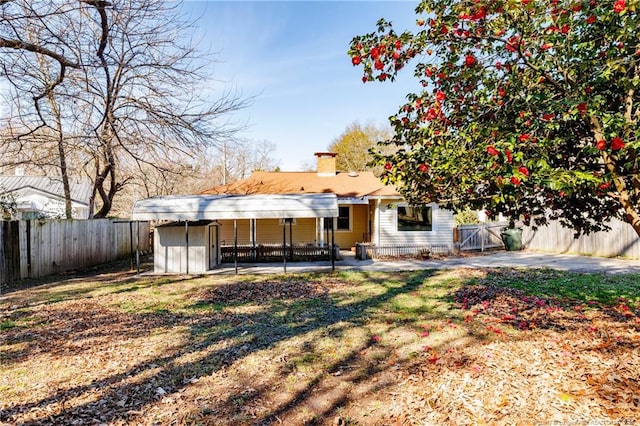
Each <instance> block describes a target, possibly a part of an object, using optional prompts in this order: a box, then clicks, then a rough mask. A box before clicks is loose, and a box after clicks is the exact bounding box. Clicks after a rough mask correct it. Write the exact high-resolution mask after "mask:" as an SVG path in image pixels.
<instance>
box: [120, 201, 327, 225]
mask: <svg viewBox="0 0 640 426" xmlns="http://www.w3.org/2000/svg"><path fill="white" fill-rule="evenodd" d="M337 216H338V197H337V196H336V195H335V194H292V195H186V196H165V197H153V198H147V199H145V200H140V201H136V203H135V204H134V206H133V212H132V215H131V218H132V220H179V221H195V220H222V219H289V218H311V217H337Z"/></svg>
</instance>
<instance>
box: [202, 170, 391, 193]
mask: <svg viewBox="0 0 640 426" xmlns="http://www.w3.org/2000/svg"><path fill="white" fill-rule="evenodd" d="M321 193H331V194H336V195H337V196H338V198H362V197H367V196H372V195H378V196H380V195H399V193H398V192H397V191H396V190H395V188H394V187H393V186H389V185H384V184H383V183H382V182H381V181H380V179H378V178H377V177H375V175H374V174H373V173H372V172H355V173H354V172H349V173H345V172H338V173H336V174H335V175H334V176H321V175H318V173H316V172H253V173H252V174H251V176H249V177H248V178H246V179H243V180H240V181H238V182H234V183H231V184H228V185H222V186H216V187H213V188H210V189H207V190H205V191H203V192H202V194H321Z"/></svg>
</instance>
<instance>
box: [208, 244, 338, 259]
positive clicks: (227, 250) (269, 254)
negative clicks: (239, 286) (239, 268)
mask: <svg viewBox="0 0 640 426" xmlns="http://www.w3.org/2000/svg"><path fill="white" fill-rule="evenodd" d="M334 247H335V250H336V253H337V254H336V257H338V254H339V252H340V249H339V247H338V246H334ZM237 249H238V262H240V263H247V262H250V263H251V262H279V261H281V260H282V258H283V256H282V244H259V245H256V246H253V245H239V246H238V247H237ZM285 250H286V254H287V260H288V261H293V262H296V261H301V262H304V261H313V260H331V248H330V246H325V247H319V246H316V245H315V244H294V245H293V246H292V245H290V244H287V246H286V249H285ZM235 251H236V248H235V247H234V246H221V247H220V252H221V255H222V263H230V262H234V261H235V257H234V256H235V255H234V253H235Z"/></svg>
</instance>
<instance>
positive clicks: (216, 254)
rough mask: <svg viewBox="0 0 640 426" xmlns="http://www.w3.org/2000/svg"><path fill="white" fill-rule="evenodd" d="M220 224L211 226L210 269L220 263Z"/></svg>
mask: <svg viewBox="0 0 640 426" xmlns="http://www.w3.org/2000/svg"><path fill="white" fill-rule="evenodd" d="M218 238H219V237H218V225H212V226H210V227H209V269H213V268H215V267H217V266H218V265H219V264H220V250H219V247H220V244H219V242H218Z"/></svg>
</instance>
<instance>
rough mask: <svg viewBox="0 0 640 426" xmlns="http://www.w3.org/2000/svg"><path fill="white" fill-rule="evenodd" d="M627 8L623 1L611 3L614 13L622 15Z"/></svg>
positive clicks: (617, 0)
mask: <svg viewBox="0 0 640 426" xmlns="http://www.w3.org/2000/svg"><path fill="white" fill-rule="evenodd" d="M626 8H627V2H626V1H625V0H616V1H615V2H613V11H614V12H616V13H622V12H624V10H625V9H626Z"/></svg>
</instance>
